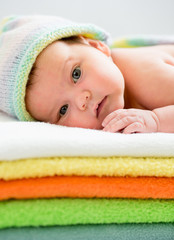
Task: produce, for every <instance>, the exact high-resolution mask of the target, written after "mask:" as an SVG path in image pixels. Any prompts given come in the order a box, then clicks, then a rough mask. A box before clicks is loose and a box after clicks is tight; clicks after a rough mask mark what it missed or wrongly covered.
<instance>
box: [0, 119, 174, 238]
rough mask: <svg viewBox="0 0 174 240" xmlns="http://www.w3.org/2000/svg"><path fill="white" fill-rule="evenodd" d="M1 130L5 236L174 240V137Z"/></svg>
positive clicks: (0, 200)
mask: <svg viewBox="0 0 174 240" xmlns="http://www.w3.org/2000/svg"><path fill="white" fill-rule="evenodd" d="M0 132H1V138H0V179H1V180H0V229H1V230H0V239H7V240H11V239H18V240H22V239H30V240H31V239H37V240H39V239H63V240H64V239H65V240H70V239H94V240H95V239H119V240H120V239H121V240H122V239H126V240H129V239H130V240H133V239H134V240H136V239H147V238H149V239H161V240H162V239H174V147H173V146H174V134H165V133H152V134H132V135H124V134H120V133H116V134H112V133H106V132H102V131H97V130H88V129H79V128H68V127H61V126H55V125H51V124H46V123H38V122H33V123H27V122H0ZM36 227H37V228H36Z"/></svg>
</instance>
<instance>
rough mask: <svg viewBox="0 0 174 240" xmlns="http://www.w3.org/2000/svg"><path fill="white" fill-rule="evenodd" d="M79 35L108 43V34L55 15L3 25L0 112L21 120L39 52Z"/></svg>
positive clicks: (26, 116) (13, 19)
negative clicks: (31, 74)
mask: <svg viewBox="0 0 174 240" xmlns="http://www.w3.org/2000/svg"><path fill="white" fill-rule="evenodd" d="M75 35H83V36H86V37H88V38H92V39H99V40H101V41H106V40H107V39H108V34H107V33H105V31H104V30H102V29H100V28H99V27H97V26H95V25H92V24H79V23H74V22H71V21H69V20H66V19H63V18H59V17H53V16H40V15H39V16H38V15H36V16H11V17H6V18H5V19H3V20H2V22H1V23H0V110H2V111H4V112H6V113H8V114H9V115H11V116H14V117H16V118H18V119H19V120H21V121H34V119H33V118H32V117H31V115H30V114H29V113H28V112H27V111H26V106H25V90H26V84H27V81H28V76H29V74H30V71H31V69H32V66H33V64H34V62H35V60H36V57H37V56H38V55H39V53H40V52H41V51H42V50H43V49H44V48H45V47H47V46H48V45H49V44H50V43H52V42H54V41H55V40H58V39H61V38H64V37H70V36H75Z"/></svg>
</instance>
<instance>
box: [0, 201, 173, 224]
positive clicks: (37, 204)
mask: <svg viewBox="0 0 174 240" xmlns="http://www.w3.org/2000/svg"><path fill="white" fill-rule="evenodd" d="M152 222H154V223H155V222H156V223H157V222H174V200H142V199H141V200H140V199H77V198H76V199H71V198H57V199H32V200H7V201H2V202H0V228H5V227H22V226H54V225H72V224H73V225H74V224H103V223H152Z"/></svg>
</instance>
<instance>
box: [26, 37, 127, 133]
mask: <svg viewBox="0 0 174 240" xmlns="http://www.w3.org/2000/svg"><path fill="white" fill-rule="evenodd" d="M85 41H86V43H85V44H82V43H75V44H67V43H66V42H63V41H56V42H54V43H52V44H50V45H49V46H48V47H47V48H46V49H44V50H43V51H42V53H41V54H40V55H39V57H38V58H37V60H36V68H37V70H36V76H35V79H34V83H33V84H32V86H31V88H30V90H28V92H27V97H26V105H27V110H28V111H29V112H30V114H31V115H32V116H33V117H34V118H35V119H37V120H40V121H44V122H50V123H54V124H58V125H64V126H71V127H82V128H91V129H101V128H102V126H101V124H102V121H103V120H104V118H105V117H106V116H107V115H108V114H109V113H111V112H112V111H114V110H116V109H119V108H123V107H124V98H123V95H124V79H123V76H122V74H121V72H120V71H119V69H118V68H117V67H116V65H115V64H114V63H113V61H112V59H111V57H110V51H109V50H108V48H107V47H106V46H105V45H104V44H103V43H101V42H99V41H96V40H91V39H87V40H85Z"/></svg>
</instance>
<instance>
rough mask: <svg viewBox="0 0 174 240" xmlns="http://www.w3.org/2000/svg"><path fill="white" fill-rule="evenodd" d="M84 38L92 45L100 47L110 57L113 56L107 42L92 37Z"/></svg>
mask: <svg viewBox="0 0 174 240" xmlns="http://www.w3.org/2000/svg"><path fill="white" fill-rule="evenodd" d="M82 38H83V39H84V42H85V43H87V44H88V45H90V46H91V47H94V48H96V49H98V50H99V51H101V52H103V53H104V54H105V55H106V56H108V57H110V56H111V50H110V48H109V47H108V46H107V45H106V44H105V43H103V42H101V41H99V40H95V39H91V38H85V37H82Z"/></svg>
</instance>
